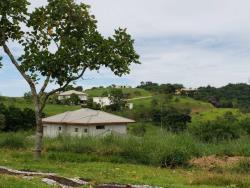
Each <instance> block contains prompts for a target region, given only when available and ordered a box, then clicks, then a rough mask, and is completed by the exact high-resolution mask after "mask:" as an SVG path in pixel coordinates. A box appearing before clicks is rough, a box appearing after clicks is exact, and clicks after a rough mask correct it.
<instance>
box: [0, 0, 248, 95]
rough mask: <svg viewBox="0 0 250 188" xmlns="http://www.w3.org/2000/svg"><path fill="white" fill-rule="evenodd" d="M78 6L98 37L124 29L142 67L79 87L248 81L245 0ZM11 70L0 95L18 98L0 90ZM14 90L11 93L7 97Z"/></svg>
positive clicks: (94, 0)
mask: <svg viewBox="0 0 250 188" xmlns="http://www.w3.org/2000/svg"><path fill="white" fill-rule="evenodd" d="M78 2H80V0H78ZM81 2H82V1H81ZM83 2H86V3H87V4H90V5H91V6H92V8H91V12H92V13H93V14H94V15H96V18H97V20H98V26H99V30H100V31H101V32H102V33H103V34H104V35H112V34H113V31H114V29H115V28H117V27H119V26H121V27H126V28H128V31H129V33H131V34H132V36H133V37H134V38H135V39H136V49H137V51H138V52H139V54H140V55H141V61H142V65H134V66H132V71H131V74H130V75H128V76H125V77H123V78H118V77H115V76H113V75H112V73H111V72H110V71H108V70H105V69H102V70H101V73H100V74H96V73H89V72H88V73H87V75H86V77H85V78H87V80H84V81H82V80H80V81H79V82H78V83H79V84H83V86H85V87H91V86H93V85H110V84H112V83H128V84H131V85H136V84H138V83H139V82H140V81H143V80H144V81H146V80H152V81H155V82H172V83H177V82H178V83H183V84H185V85H187V86H194V87H196V86H200V85H206V84H211V85H215V86H221V85H224V84H227V83H229V82H234V83H235V82H246V81H247V79H248V77H249V75H250V74H249V73H248V70H249V69H250V64H249V63H248V62H249V60H250V55H249V54H250V53H249V51H250V24H249V23H250V11H249V7H250V1H249V0H237V1H236V0H188V1H187V0H154V1H152V0H151V1H150V0H147V1H145V0H126V1H124V0H105V1H100V0H85V1H83ZM31 3H32V6H31V8H30V10H32V9H33V8H34V7H37V6H41V5H44V4H45V3H46V0H39V1H37V0H31ZM12 46H13V45H12ZM14 47H15V51H16V54H20V48H18V47H17V46H15V45H14ZM11 70H13V67H11V66H9V67H8V69H5V71H2V70H1V71H0V91H2V90H3V89H4V93H6V94H9V95H12V94H13V93H15V94H16V95H20V93H21V92H23V91H24V90H25V89H26V87H25V86H21V85H20V89H19V88H18V89H8V88H7V86H1V84H4V83H6V81H7V82H9V83H12V81H13V80H12V79H22V78H20V77H18V76H16V72H15V71H14V73H12V71H11ZM1 72H2V73H1ZM6 72H9V74H10V75H11V76H12V77H11V78H10V76H9V75H8V74H7V73H6ZM3 78H4V80H3V81H2V82H1V80H2V79H3ZM10 87H14V85H13V86H12V85H9V88H10ZM14 90H15V91H16V92H12V91H14ZM2 93H3V92H2Z"/></svg>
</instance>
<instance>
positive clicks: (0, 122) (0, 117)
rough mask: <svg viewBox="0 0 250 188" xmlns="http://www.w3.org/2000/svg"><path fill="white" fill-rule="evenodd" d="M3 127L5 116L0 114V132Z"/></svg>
mask: <svg viewBox="0 0 250 188" xmlns="http://www.w3.org/2000/svg"><path fill="white" fill-rule="evenodd" d="M4 127H5V116H4V115H3V114H0V130H2V129H4Z"/></svg>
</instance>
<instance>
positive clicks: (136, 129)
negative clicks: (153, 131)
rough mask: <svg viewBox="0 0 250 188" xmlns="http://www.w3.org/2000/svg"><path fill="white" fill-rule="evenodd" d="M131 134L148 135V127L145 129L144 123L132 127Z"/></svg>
mask: <svg viewBox="0 0 250 188" xmlns="http://www.w3.org/2000/svg"><path fill="white" fill-rule="evenodd" d="M129 132H130V133H131V134H133V135H135V136H144V135H145V133H146V127H145V125H144V123H139V124H136V125H132V126H131V127H130V128H129Z"/></svg>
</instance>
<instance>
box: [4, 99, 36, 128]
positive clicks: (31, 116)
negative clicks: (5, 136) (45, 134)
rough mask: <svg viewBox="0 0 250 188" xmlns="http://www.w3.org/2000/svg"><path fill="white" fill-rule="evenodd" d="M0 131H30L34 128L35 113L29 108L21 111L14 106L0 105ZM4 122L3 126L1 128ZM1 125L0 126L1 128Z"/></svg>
mask: <svg viewBox="0 0 250 188" xmlns="http://www.w3.org/2000/svg"><path fill="white" fill-rule="evenodd" d="M0 114H2V115H4V118H3V116H2V117H0V129H1V128H2V130H3V131H6V132H8V131H18V130H30V129H32V128H34V127H35V125H36V121H35V112H34V110H31V109H29V108H25V109H23V110H22V109H21V108H17V107H15V106H9V107H7V106H5V105H4V104H0ZM3 121H4V126H3ZM1 125H2V126H1Z"/></svg>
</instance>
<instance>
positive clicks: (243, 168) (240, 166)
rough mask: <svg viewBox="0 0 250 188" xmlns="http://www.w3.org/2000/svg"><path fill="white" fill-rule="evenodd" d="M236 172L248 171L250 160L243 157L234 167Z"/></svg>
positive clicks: (249, 170)
mask: <svg viewBox="0 0 250 188" xmlns="http://www.w3.org/2000/svg"><path fill="white" fill-rule="evenodd" d="M234 170H236V171H237V172H240V173H250V160H249V159H243V160H241V161H240V162H239V164H238V165H237V166H236V167H235V168H234Z"/></svg>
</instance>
